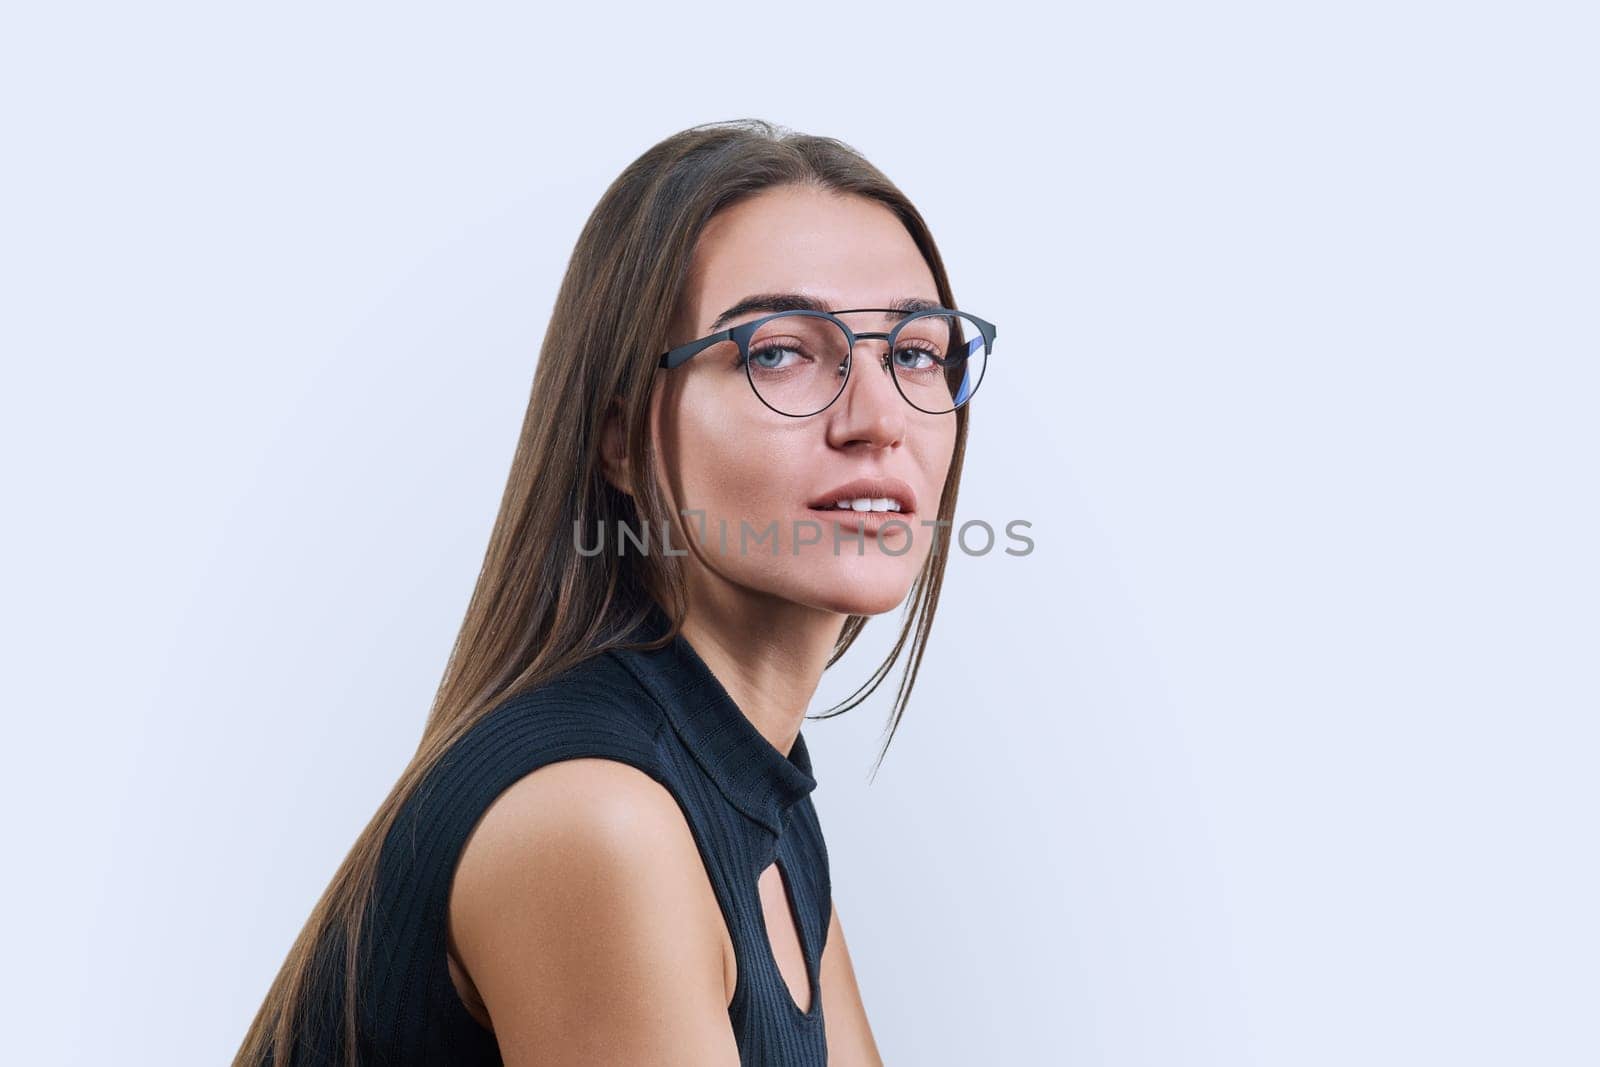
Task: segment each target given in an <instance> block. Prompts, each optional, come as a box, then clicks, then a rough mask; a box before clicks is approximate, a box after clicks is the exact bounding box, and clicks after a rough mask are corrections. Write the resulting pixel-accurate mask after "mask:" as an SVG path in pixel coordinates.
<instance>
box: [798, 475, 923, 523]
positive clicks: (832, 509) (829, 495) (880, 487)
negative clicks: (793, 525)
mask: <svg viewBox="0 0 1600 1067" xmlns="http://www.w3.org/2000/svg"><path fill="white" fill-rule="evenodd" d="M861 497H870V498H874V499H875V498H877V497H890V498H892V499H894V500H898V501H900V510H899V511H854V510H851V511H845V510H842V509H840V508H839V507H838V503H839V501H841V500H857V499H860V498H861ZM807 506H808V507H810V508H811V509H813V510H815V511H822V512H828V513H832V514H834V515H838V516H841V517H843V516H847V515H848V516H855V517H857V518H860V517H863V516H873V515H888V516H891V517H892V516H896V515H901V516H903V515H910V514H912V513H913V512H915V511H916V510H917V494H916V493H914V492H912V491H911V486H909V485H907V484H906V483H905V482H902V481H901V480H900V479H899V478H856V479H855V480H853V481H848V482H844V483H842V484H840V485H836V486H834V487H833V488H832V489H830V490H828V491H827V492H825V493H820V494H818V495H817V496H814V497H812V498H811V502H810V504H808V505H807Z"/></svg>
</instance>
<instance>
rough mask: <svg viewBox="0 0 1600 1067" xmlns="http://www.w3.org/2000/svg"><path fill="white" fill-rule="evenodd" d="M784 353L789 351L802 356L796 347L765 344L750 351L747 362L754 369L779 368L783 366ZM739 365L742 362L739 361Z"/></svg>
mask: <svg viewBox="0 0 1600 1067" xmlns="http://www.w3.org/2000/svg"><path fill="white" fill-rule="evenodd" d="M784 353H791V354H793V355H795V356H799V357H801V358H804V357H803V355H802V354H801V352H800V350H799V349H798V348H793V347H791V346H789V345H766V346H765V347H763V348H758V349H756V350H754V351H753V352H751V353H750V359H749V362H750V363H752V364H753V365H754V367H755V369H756V370H781V369H783V367H784V366H785V364H784V362H783V359H782V357H783V355H784ZM740 365H741V366H742V365H743V363H742V362H741V364H740Z"/></svg>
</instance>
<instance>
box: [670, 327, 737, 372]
mask: <svg viewBox="0 0 1600 1067" xmlns="http://www.w3.org/2000/svg"><path fill="white" fill-rule="evenodd" d="M732 337H733V331H732V330H723V331H722V332H721V333H714V334H712V335H711V336H710V337H702V338H700V340H698V341H690V342H689V343H688V344H686V345H679V346H678V347H677V348H674V349H673V350H672V351H671V352H668V353H667V354H666V355H664V356H662V357H661V359H660V360H658V361H657V366H661V367H666V368H667V369H668V370H671V369H672V368H673V367H676V366H677V365H678V364H680V363H683V362H684V361H685V360H687V359H689V357H691V356H695V355H698V354H700V353H701V352H704V351H705V350H706V349H708V348H710V347H711V346H712V345H714V344H719V343H721V342H723V341H727V340H730V339H731V338H732Z"/></svg>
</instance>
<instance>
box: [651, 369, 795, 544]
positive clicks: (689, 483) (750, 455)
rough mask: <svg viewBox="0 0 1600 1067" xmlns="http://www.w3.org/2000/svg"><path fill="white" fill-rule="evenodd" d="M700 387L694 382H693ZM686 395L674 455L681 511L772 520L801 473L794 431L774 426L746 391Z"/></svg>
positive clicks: (792, 493) (695, 392)
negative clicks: (681, 495)
mask: <svg viewBox="0 0 1600 1067" xmlns="http://www.w3.org/2000/svg"><path fill="white" fill-rule="evenodd" d="M697 384H698V383H697ZM738 384H739V385H740V386H741V391H740V392H737V393H733V394H732V395H725V393H728V392H732V391H731V390H722V389H711V388H707V389H696V390H689V391H686V393H685V396H684V404H683V408H682V412H683V419H682V431H683V434H682V441H681V448H680V450H679V452H678V456H679V461H680V464H681V466H680V470H681V472H682V485H683V493H684V502H683V504H682V506H683V507H686V508H698V509H703V510H704V511H705V512H706V513H707V515H708V516H713V517H714V516H732V517H749V518H752V519H754V518H762V519H767V518H772V517H774V516H775V515H776V514H778V513H780V512H781V511H783V508H784V501H786V500H787V498H788V497H790V496H792V495H794V492H795V487H796V486H797V485H799V484H800V481H799V479H800V478H801V477H802V475H803V474H804V469H803V464H802V463H801V461H800V456H801V455H802V451H801V448H800V443H801V442H800V440H799V437H800V436H801V435H800V434H799V433H798V432H797V431H798V430H799V429H801V428H800V427H795V426H787V425H785V426H774V425H772V424H771V422H770V420H768V419H766V418H763V411H764V409H762V408H761V407H760V405H759V404H758V403H757V402H756V401H755V399H754V397H751V396H749V395H748V394H749V387H748V385H745V384H744V381H743V379H739V381H738Z"/></svg>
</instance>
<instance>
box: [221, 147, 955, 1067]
mask: <svg viewBox="0 0 1600 1067" xmlns="http://www.w3.org/2000/svg"><path fill="white" fill-rule="evenodd" d="M793 184H800V185H809V186H815V187H820V188H823V189H827V190H831V191H835V192H838V193H853V194H856V195H859V196H865V197H870V198H872V199H873V200H876V201H878V202H880V203H882V204H883V205H885V206H886V207H888V208H889V209H890V210H891V211H893V212H894V213H895V214H896V215H897V216H898V217H899V218H900V220H901V221H902V222H903V223H904V224H905V227H906V229H907V230H908V231H909V232H910V234H911V236H912V238H913V239H914V240H915V241H916V243H917V246H918V247H919V248H920V249H921V251H922V254H923V256H924V258H925V259H926V260H927V263H928V266H929V268H930V269H931V270H932V272H933V277H934V280H935V282H936V283H937V285H938V289H939V298H940V300H941V302H942V303H943V304H944V305H945V306H946V307H955V306H957V305H956V304H955V300H954V296H953V294H952V293H951V291H950V282H949V279H948V277H947V276H946V274H945V270H944V264H943V262H942V261H941V260H940V258H939V251H938V249H937V248H936V247H935V245H934V242H933V237H932V235H931V234H930V233H929V232H928V228H927V226H926V225H925V224H924V222H923V220H922V216H921V215H920V214H919V213H918V211H917V209H916V208H915V207H913V206H912V204H911V202H910V201H909V200H907V199H906V197H905V196H904V194H902V193H901V192H900V190H899V189H898V188H896V187H895V186H894V184H893V183H891V182H890V181H889V179H888V178H887V177H885V176H884V175H883V174H882V173H881V172H879V171H878V169H877V168H876V167H874V166H872V164H870V163H868V162H867V161H866V160H865V159H864V158H862V156H861V155H860V154H859V153H858V152H857V151H856V150H855V149H853V148H851V147H850V146H849V145H847V144H844V143H843V142H841V141H839V140H836V139H834V138H831V137H818V136H810V135H805V134H799V133H795V132H793V131H789V130H786V129H784V128H782V127H779V126H776V125H774V124H772V123H769V122H764V121H761V120H758V119H742V120H735V121H730V122H713V123H706V124H703V125H699V126H693V127H690V128H689V129H687V130H684V131H682V132H680V133H676V134H674V135H672V136H671V137H668V138H667V139H666V140H664V141H662V142H660V143H659V144H657V145H655V146H654V147H653V148H651V149H650V150H649V151H647V152H645V153H644V154H643V155H641V156H640V157H639V158H638V159H636V160H635V161H634V162H633V163H631V164H630V165H629V166H628V167H627V169H626V170H624V171H623V172H622V174H621V175H620V176H618V178H617V179H616V180H615V181H614V182H612V183H611V186H610V188H608V189H607V190H606V192H605V195H604V196H602V197H601V198H600V203H599V204H598V205H597V206H596V207H595V209H594V212H593V213H592V214H591V215H590V216H589V220H588V222H587V223H586V224H585V225H584V228H583V232H582V234H581V235H580V236H579V238H578V242H577V246H576V248H575V249H574V250H573V254H572V259H571V261H570V262H569V263H568V265H567V271H566V275H565V277H564V278H563V279H562V282H561V291H560V293H559V294H558V295H557V297H556V301H555V308H554V311H553V312H552V315H551V318H550V324H549V326H548V328H547V329H546V331H545V337H544V342H543V344H542V345H541V347H540V350H539V361H538V365H537V368H536V370H535V372H534V376H533V388H532V393H531V396H530V397H529V402H528V408H527V412H526V414H525V415H524V417H523V421H522V434H521V437H520V438H519V440H518V442H517V450H516V455H515V457H514V458H513V460H512V464H511V472H510V476H509V478H508V479H507V482H506V488H505V493H504V495H503V496H502V498H501V501H500V513H499V515H498V517H497V518H496V519H495V524H494V530H493V532H492V533H491V535H490V538H489V546H488V550H487V552H486V553H485V555H484V560H483V567H482V569H481V570H480V571H479V574H478V581H477V585H476V587H475V588H474V590H473V593H472V600H471V602H470V603H469V605H468V607H467V612H466V618H465V619H464V620H463V622H462V625H461V631H460V633H459V634H458V635H457V637H456V641H455V646H454V648H453V649H452V650H451V653H450V658H449V660H448V662H447V664H446V666H445V670H444V676H443V679H442V680H441V682H440V685H439V689H438V692H437V693H436V695H435V696H434V700H433V706H432V709H431V710H430V712H429V714H428V719H427V723H426V725H425V726H424V728H423V732H422V739H421V742H420V743H419V744H418V746H417V751H416V754H415V755H414V756H413V757H412V758H411V761H410V763H409V764H408V765H407V766H406V768H405V769H404V771H402V772H401V774H400V778H399V780H398V781H397V782H396V783H395V785H394V788H393V789H392V790H391V791H390V792H389V795H388V796H387V797H386V798H385V799H384V801H383V803H382V804H381V805H380V806H379V808H378V811H377V813H376V814H375V815H374V816H373V817H372V821H371V822H369V823H368V824H367V827H366V829H365V830H363V831H362V833H361V835H360V837H359V838H358V839H357V840H356V842H355V845H354V846H353V847H352V848H351V849H350V852H349V854H348V855H347V856H346V857H345V859H344V862H343V863H341V864H340V866H339V869H338V871H337V872H336V873H335V874H334V876H333V880H332V882H331V884H329V886H328V888H327V890H326V891H325V892H324V893H323V895H322V898H321V899H320V900H318V901H317V905H316V907H315V908H314V909H313V910H312V912H311V917H310V918H309V919H308V920H307V922H306V925H305V928H304V929H303V930H302V931H301V932H300V935H299V937H297V938H296V939H295V942H294V945H293V947H292V948H291V949H290V951H289V955H288V958H287V959H286V960H285V961H284V964H283V966H282V968H281V969H280V970H279V971H278V974H277V977H276V978H275V979H274V980H273V983H272V987H271V988H270V989H269V990H268V992H267V996H266V1000H265V1002H264V1003H263V1004H262V1006H261V1009H260V1011H259V1012H257V1014H256V1017H255V1020H254V1022H253V1023H252V1024H251V1026H250V1030H249V1032H248V1033H247V1034H246V1036H245V1039H244V1042H243V1044H242V1046H241V1047H240V1049H239V1052H238V1054H237V1055H236V1057H235V1059H234V1064H235V1067H257V1065H259V1064H261V1063H263V1062H265V1061H266V1058H267V1057H268V1055H269V1053H270V1055H271V1060H272V1062H273V1063H275V1064H279V1065H284V1064H288V1063H290V1062H292V1055H293V1052H294V1048H293V1043H294V1040H295V1039H296V1037H297V1036H298V1032H299V1030H300V1028H301V1025H302V1023H303V1022H304V1020H305V1016H306V1014H307V1013H308V1011H309V1010H311V1006H310V1005H309V1004H308V998H310V997H312V996H313V995H314V994H315V992H316V991H317V989H318V986H319V983H321V982H323V981H325V980H328V976H329V975H333V974H338V973H340V972H342V974H343V976H344V983H343V993H342V998H343V1004H344V1010H343V1012H342V1013H340V1014H341V1015H342V1017H343V1020H344V1035H343V1040H344V1046H345V1049H346V1062H349V1063H355V1062H356V1056H357V1051H356V1050H357V1040H356V1035H357V1022H358V1010H357V1005H358V1003H359V1001H358V989H359V988H360V979H361V972H360V967H359V966H358V960H359V959H360V958H361V954H360V952H359V948H360V942H361V934H362V918H363V915H364V914H365V912H366V909H367V907H368V906H369V904H370V900H371V896H372V890H373V885H374V881H375V874H376V869H377V864H378V858H379V853H380V851H381V849H382V846H383V842H384V838H385V835H386V834H387V833H388V831H389V828H390V826H391V825H392V823H393V821H394V818H395V816H396V814H397V812H398V811H399V810H400V808H401V806H402V805H403V804H404V803H405V801H406V799H407V798H408V797H409V796H410V795H411V793H412V791H413V790H414V789H416V788H417V786H418V785H419V784H420V783H421V782H422V781H423V779H424V777H425V776H426V775H427V774H428V772H429V770H430V769H431V768H432V767H433V766H434V765H435V764H436V763H437V762H438V760H439V758H440V757H441V756H442V755H443V754H444V753H445V751H446V750H447V749H449V748H450V746H451V745H452V744H453V743H454V742H455V741H456V740H458V739H459V738H460V737H461V736H462V735H463V734H464V733H466V732H467V731H468V730H469V729H471V728H472V726H473V724H474V723H476V722H477V721H478V720H479V719H481V718H482V717H483V716H484V715H485V714H487V713H488V712H489V711H491V710H493V708H494V707H495V706H496V705H498V704H499V703H500V702H502V701H504V700H506V699H507V698H508V697H510V696H511V695H513V694H516V693H519V692H522V691H526V690H528V689H532V688H534V687H537V686H538V685H540V684H541V683H542V682H543V681H545V680H546V679H549V678H551V677H553V676H555V675H556V674H559V673H560V672H562V671H564V670H566V669H567V668H568V667H570V666H572V665H574V664H576V663H578V662H580V661H582V660H584V659H586V658H588V657H590V656H593V655H596V654H598V653H600V652H602V651H604V650H605V649H607V648H609V647H612V646H614V645H615V644H617V643H618V642H619V641H620V640H621V638H622V637H623V636H624V635H625V634H626V633H627V632H628V631H629V630H630V629H631V628H632V627H633V626H634V625H636V624H638V623H640V622H642V621H643V620H644V618H645V612H646V610H647V608H648V600H647V598H648V597H650V596H651V595H652V594H658V595H659V598H660V599H662V600H664V601H665V603H663V607H664V608H665V609H666V610H667V611H668V613H669V616H670V617H671V619H672V620H673V623H674V630H673V632H674V633H676V632H677V627H679V626H681V624H682V620H683V615H684V612H685V610H686V609H687V595H686V584H685V579H684V571H683V567H682V564H680V563H679V562H678V559H679V557H678V556H676V555H670V554H666V553H661V552H630V553H618V552H601V553H598V554H595V555H584V554H582V553H581V552H580V551H579V550H578V545H577V544H576V543H575V538H574V536H573V530H574V523H575V522H578V523H581V524H582V525H581V529H583V530H586V531H587V530H593V529H595V528H596V524H597V523H598V524H600V527H601V528H603V529H616V528H618V527H617V526H616V524H617V523H619V522H622V523H626V524H628V525H629V527H630V528H632V529H634V530H638V529H639V528H640V526H641V524H645V523H647V524H648V525H645V526H644V528H645V529H662V528H665V524H666V523H668V522H671V523H673V525H674V527H675V529H676V531H678V532H679V533H682V531H683V526H682V522H681V516H679V515H676V514H674V512H673V509H672V508H671V506H670V504H669V502H668V501H667V500H666V498H665V494H664V492H663V491H662V488H661V487H660V486H659V485H657V484H655V480H654V479H652V478H644V479H638V480H637V481H636V484H635V485H634V486H633V487H632V488H633V490H634V492H635V493H636V494H637V495H636V496H633V497H630V496H629V495H628V494H626V493H623V492H621V491H620V490H618V489H616V488H615V487H613V486H612V485H611V484H610V482H608V481H607V480H606V478H605V477H604V476H603V475H602V473H601V468H600V463H599V456H600V450H599V447H598V446H599V439H600V432H601V429H602V426H603V423H604V419H605V417H606V413H607V411H608V409H609V408H610V406H611V405H612V404H613V402H614V398H615V400H616V401H617V402H620V410H621V414H622V418H623V427H624V430H623V432H624V433H625V435H626V440H627V452H628V456H629V464H628V466H629V469H630V470H634V471H651V470H655V469H656V468H655V466H654V464H653V462H652V459H653V457H652V456H651V454H650V450H651V441H650V433H649V419H648V410H649V407H648V405H649V400H650V391H651V388H652V385H653V383H654V380H655V371H656V363H655V359H654V358H653V357H654V356H656V355H658V354H659V353H661V352H664V351H666V350H667V349H669V348H670V347H672V345H671V344H670V343H669V341H672V340H683V339H673V338H669V333H670V331H671V330H672V328H673V325H674V324H675V323H676V322H677V321H678V320H677V315H678V313H679V312H680V310H681V308H682V298H683V290H684V285H685V278H686V276H687V273H688V268H689V263H690V258H691V256H692V254H693V252H694V249H695V245H696V242H697V241H698V239H699V236H700V233H701V231H702V229H703V228H704V226H705V225H706V223H707V221H708V220H709V219H710V218H711V216H712V215H714V214H715V213H716V212H717V211H719V210H721V209H722V208H724V207H727V206H729V205H731V204H733V203H735V202H737V201H739V200H741V199H743V198H745V197H748V196H750V195H752V194H754V193H757V192H759V191H761V190H764V189H768V188H771V187H774V186H781V185H793ZM955 416H956V424H957V430H956V441H955V452H954V454H953V457H952V460H951V465H950V473H949V477H948V479H947V480H946V482H945V486H944V491H943V492H942V494H941V495H940V500H939V512H938V518H939V519H940V520H943V521H944V522H946V523H948V522H949V521H950V520H951V519H952V517H953V515H954V512H955V502H956V490H957V486H958V484H959V482H960V475H961V465H962V459H963V456H964V454H965V451H966V438H967V407H966V406H962V407H961V408H958V409H957V410H956V412H955ZM937 529H940V530H948V529H949V527H948V526H941V527H937ZM678 543H680V544H685V543H687V541H686V540H680V541H679V542H678ZM946 556H947V553H946V551H945V547H944V544H943V543H942V541H941V540H940V539H935V541H934V548H933V550H932V551H931V552H930V553H929V557H928V562H927V564H926V566H924V567H923V569H922V571H921V572H920V573H919V575H918V576H917V579H916V582H915V584H914V585H913V587H912V590H911V593H910V596H909V597H908V600H907V605H906V608H905V619H906V622H905V624H904V625H903V626H902V628H901V631H900V634H899V637H898V639H897V641H896V643H895V645H894V648H893V650H892V652H891V653H890V655H889V657H888V658H887V659H886V660H885V661H884V662H883V663H882V664H880V665H879V666H878V668H877V669H876V670H875V671H874V672H873V674H872V676H871V677H870V678H868V679H867V681H866V682H864V683H863V684H862V685H861V687H860V688H858V689H857V690H856V691H855V693H853V694H852V695H851V697H850V698H849V699H848V700H847V701H846V702H844V703H843V704H841V705H839V706H838V707H836V708H833V709H830V710H829V711H828V712H827V713H826V714H824V715H820V716H815V717H817V718H825V717H831V716H832V715H837V714H841V713H843V712H845V711H848V710H849V709H850V708H853V707H855V706H856V705H858V704H860V703H861V702H862V701H863V700H865V699H866V698H867V697H868V696H869V695H871V693H872V692H873V691H875V690H876V689H877V687H878V685H879V683H880V682H881V681H882V680H883V678H884V677H885V676H886V675H887V674H888V672H889V671H890V669H891V668H892V667H893V666H894V663H895V662H896V661H897V660H898V659H899V658H900V655H901V652H902V651H903V650H904V648H905V646H906V644H907V642H908V641H909V642H911V644H912V654H911V656H910V660H909V663H908V664H907V668H906V672H905V675H904V677H903V679H902V681H901V684H900V689H899V693H898V694H897V697H896V702H895V707H894V711H893V715H892V717H891V723H890V729H889V737H888V739H886V740H885V742H884V748H883V751H882V752H880V753H879V761H880V762H881V760H882V757H883V753H885V752H887V751H888V744H889V741H891V740H893V737H894V730H895V728H896V727H897V726H898V725H899V722H900V716H901V715H902V713H903V712H904V710H905V706H906V703H907V701H908V699H909V698H910V695H911V689H912V686H913V685H914V683H915V681H916V674H917V668H918V666H919V665H920V663H921V661H922V652H923V648H924V646H925V645H926V642H927V636H928V633H929V630H930V628H931V626H932V623H933V616H934V609H935V607H936V606H937V604H938V600H939V588H940V585H941V584H942V582H943V579H944V563H945V559H946ZM866 621H867V616H862V615H851V616H850V617H849V618H848V619H847V620H846V622H845V625H844V627H843V629H842V631H841V633H840V637H839V640H838V643H837V644H836V645H835V648H834V652H833V655H832V656H831V657H830V658H829V660H828V664H829V666H831V665H832V664H834V663H835V662H837V661H838V660H839V658H840V657H841V656H843V655H844V653H845V652H846V651H847V650H848V649H849V648H850V646H851V644H853V643H854V641H855V638H856V636H857V634H859V633H860V632H861V628H862V626H863V625H865V623H866ZM670 636H671V635H669V637H670ZM875 771H876V765H875V766H874V772H875ZM328 946H340V947H341V948H342V951H343V954H344V966H343V967H342V968H340V967H337V966H336V963H337V961H336V959H330V958H329V955H330V953H332V952H336V951H337V949H333V950H330V949H329V948H328Z"/></svg>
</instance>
